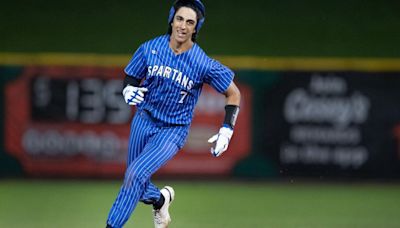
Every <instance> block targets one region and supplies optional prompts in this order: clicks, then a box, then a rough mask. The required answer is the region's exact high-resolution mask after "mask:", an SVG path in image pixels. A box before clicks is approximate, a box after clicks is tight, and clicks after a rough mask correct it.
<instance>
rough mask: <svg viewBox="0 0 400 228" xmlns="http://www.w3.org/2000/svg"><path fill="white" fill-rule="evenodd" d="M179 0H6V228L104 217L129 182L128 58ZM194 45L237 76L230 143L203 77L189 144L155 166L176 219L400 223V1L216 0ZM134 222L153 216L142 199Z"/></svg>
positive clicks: (78, 223)
mask: <svg viewBox="0 0 400 228" xmlns="http://www.w3.org/2000/svg"><path fill="white" fill-rule="evenodd" d="M172 2H173V1H156V0H147V1H137V0H131V1H93V0H86V1H76V0H70V1H48V0H38V1H26V0H15V1H6V2H4V3H2V7H1V8H0V34H1V35H0V87H1V92H0V110H1V112H0V129H1V131H0V227H104V226H105V221H106V217H107V214H108V210H109V209H110V207H111V205H112V203H113V201H114V199H115V197H116V195H117V192H118V190H119V186H120V185H121V183H122V180H123V174H124V170H125V158H126V151H127V144H128V136H129V127H130V126H129V125H130V120H131V118H132V116H133V114H134V112H135V109H134V108H131V107H129V106H127V105H126V104H125V102H124V100H123V99H122V96H121V95H120V93H121V91H122V80H123V77H124V75H123V68H124V67H125V65H126V64H127V63H128V62H129V60H130V58H131V56H132V54H133V53H134V51H135V50H136V48H137V47H138V46H139V45H140V44H141V43H142V42H144V41H146V40H148V39H151V38H153V37H156V36H158V35H162V34H165V33H166V31H167V27H168V26H167V17H168V12H169V8H170V6H171V5H172ZM203 3H204V4H205V5H206V20H205V24H204V26H203V28H202V29H201V31H200V33H199V37H198V44H199V45H200V46H201V47H202V48H203V49H204V50H205V51H206V53H207V54H209V55H210V56H211V57H213V58H215V59H217V60H219V61H220V62H222V63H223V64H225V65H227V66H229V67H230V68H232V69H233V70H234V71H235V74H236V76H235V82H236V84H237V85H238V86H239V88H240V90H241V93H242V97H243V98H242V104H241V112H240V116H239V118H238V122H237V125H236V128H235V134H234V137H233V139H232V142H231V144H230V147H229V150H228V152H226V153H225V154H224V155H223V156H222V157H220V158H213V157H212V156H211V155H210V153H209V145H208V144H207V139H208V138H209V137H210V136H211V135H213V134H214V133H215V132H216V131H218V129H219V127H220V123H221V122H222V120H223V117H224V109H223V107H224V98H223V97H222V96H221V95H219V94H217V93H216V92H215V91H213V90H212V89H211V88H210V87H209V86H205V87H204V89H203V93H202V96H201V97H200V99H199V102H198V105H197V107H196V110H195V117H194V121H193V123H192V126H191V132H190V135H189V138H188V140H187V143H186V145H185V147H184V148H183V150H181V151H180V152H179V153H178V155H177V156H176V157H175V158H174V159H172V160H171V161H169V162H168V164H167V165H166V166H165V167H163V168H162V169H161V170H159V172H157V173H156V174H155V175H154V180H155V183H156V184H157V185H158V186H159V187H162V186H163V185H165V184H168V185H172V186H174V188H175V191H176V192H177V193H176V194H177V196H176V197H177V200H176V201H175V202H174V205H173V206H172V208H171V213H172V216H173V222H172V224H171V227H181V228H194V227H215V228H217V227H261V228H264V227H278V228H279V227H284V228H285V227H296V228H297V227H307V228H308V227H318V228H319V227H371V228H372V227H400V218H399V216H398V212H399V211H400V185H399V180H400V179H399V178H400V42H399V41H400V30H399V28H400V13H399V12H400V3H399V2H398V1H395V0H383V1H374V0H364V1H361V0H347V1H316V0H305V1H293V0H283V1H272V0H249V1H244V2H243V1H242V2H241V1H228V2H227V1H222V0H213V1H211V0H204V1H203ZM126 227H152V215H151V210H150V208H149V207H148V206H144V205H138V208H137V209H136V210H135V212H134V214H133V215H132V217H131V219H130V220H129V222H128V223H127V225H126Z"/></svg>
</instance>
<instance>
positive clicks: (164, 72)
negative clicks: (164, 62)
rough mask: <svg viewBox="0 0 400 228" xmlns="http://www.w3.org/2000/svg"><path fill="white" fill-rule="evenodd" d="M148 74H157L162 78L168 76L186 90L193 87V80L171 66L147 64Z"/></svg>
mask: <svg viewBox="0 0 400 228" xmlns="http://www.w3.org/2000/svg"><path fill="white" fill-rule="evenodd" d="M147 74H148V76H159V77H164V78H169V79H171V80H172V81H174V82H176V83H178V84H180V85H181V86H183V87H184V88H185V89H186V90H190V89H191V88H192V87H193V84H194V82H193V81H192V80H190V78H189V77H188V76H186V75H183V73H182V72H180V71H179V70H177V69H174V68H171V67H169V66H157V65H154V66H149V67H148V69H147Z"/></svg>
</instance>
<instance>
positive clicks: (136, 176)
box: [124, 168, 151, 188]
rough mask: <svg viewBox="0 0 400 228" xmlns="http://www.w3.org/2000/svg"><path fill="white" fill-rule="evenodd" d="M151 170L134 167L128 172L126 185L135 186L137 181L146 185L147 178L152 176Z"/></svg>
mask: <svg viewBox="0 0 400 228" xmlns="http://www.w3.org/2000/svg"><path fill="white" fill-rule="evenodd" d="M150 175H151V174H150V172H149V171H148V170H147V169H144V168H143V169H136V170H135V169H134V170H132V171H130V172H128V171H127V172H126V174H125V180H124V186H125V187H127V188H129V187H131V186H133V185H134V184H135V183H136V184H140V185H144V184H145V183H146V182H147V180H148V179H149V178H150Z"/></svg>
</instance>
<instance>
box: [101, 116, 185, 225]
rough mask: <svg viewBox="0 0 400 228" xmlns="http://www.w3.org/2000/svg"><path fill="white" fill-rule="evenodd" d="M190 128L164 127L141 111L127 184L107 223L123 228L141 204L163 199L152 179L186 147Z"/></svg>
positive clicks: (136, 120) (133, 130) (133, 133)
mask: <svg viewBox="0 0 400 228" xmlns="http://www.w3.org/2000/svg"><path fill="white" fill-rule="evenodd" d="M188 130H189V126H188V125H185V126H164V125H163V124H162V123H159V122H157V121H155V120H154V119H152V118H151V117H150V116H149V114H148V113H147V112H146V111H142V110H138V111H137V113H136V115H135V117H134V118H133V120H132V124H131V132H130V139H129V141H130V143H129V147H128V161H127V169H126V172H125V178H124V183H123V185H122V186H121V189H120V191H119V193H118V196H117V199H116V200H115V202H114V204H113V206H112V208H111V210H110V213H109V215H108V219H107V223H108V224H110V225H111V226H113V227H115V228H119V227H122V226H123V225H124V224H125V223H126V221H127V220H128V219H129V217H130V215H131V214H132V212H133V210H134V209H135V207H136V205H137V203H138V202H139V201H142V202H145V203H152V202H155V201H157V200H158V199H159V198H160V191H159V189H158V188H157V187H156V186H155V185H154V184H153V183H152V182H151V181H150V177H151V175H152V174H154V173H155V172H156V171H157V170H158V169H159V168H161V167H162V166H163V165H164V164H165V163H166V162H167V161H168V160H170V159H171V158H172V157H173V156H174V155H175V154H176V153H177V152H178V150H179V149H181V148H182V147H183V144H184V143H185V140H186V136H187V134H188Z"/></svg>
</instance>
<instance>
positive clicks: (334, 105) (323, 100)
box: [265, 72, 400, 176]
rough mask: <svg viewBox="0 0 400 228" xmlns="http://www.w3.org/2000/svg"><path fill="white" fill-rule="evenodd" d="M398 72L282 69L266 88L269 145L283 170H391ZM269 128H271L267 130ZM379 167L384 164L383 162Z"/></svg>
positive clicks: (399, 116) (398, 113)
mask: <svg viewBox="0 0 400 228" xmlns="http://www.w3.org/2000/svg"><path fill="white" fill-rule="evenodd" d="M399 76H400V75H398V74H396V73H390V74H389V73H360V72H322V73H320V72H286V73H282V74H280V79H279V81H278V82H277V84H276V85H275V86H274V87H273V88H272V89H271V90H270V91H269V94H271V99H269V98H267V99H266V102H265V106H266V107H267V108H266V118H268V119H267V126H266V130H265V131H266V134H265V135H266V139H265V140H266V141H268V142H271V143H270V147H269V150H268V151H273V152H276V153H274V154H273V155H271V157H273V159H275V160H276V161H277V163H278V164H279V167H280V169H281V170H280V173H281V174H282V175H306V176H310V175H311V176H342V175H346V176H363V175H368V176H373V175H381V176H382V175H384V176H395V175H398V174H397V173H396V170H399V162H398V160H397V159H394V158H396V156H397V155H396V150H395V146H396V143H395V140H394V139H395V134H394V129H395V126H396V124H397V123H399V122H400V109H399V107H400V100H399V99H398V98H399V97H400V90H399V88H400V77H399ZM271 132H273V133H271ZM383 167H384V168H383Z"/></svg>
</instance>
